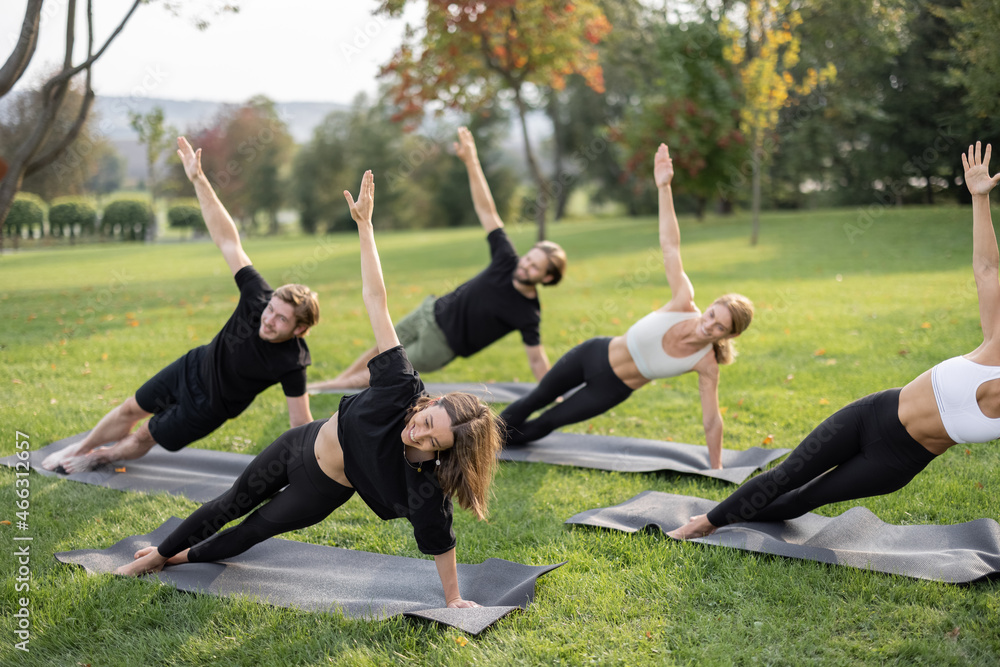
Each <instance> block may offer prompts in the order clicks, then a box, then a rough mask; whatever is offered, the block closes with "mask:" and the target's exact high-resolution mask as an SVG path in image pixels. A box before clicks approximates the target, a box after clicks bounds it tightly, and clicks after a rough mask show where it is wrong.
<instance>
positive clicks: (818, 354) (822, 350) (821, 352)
mask: <svg viewBox="0 0 1000 667" xmlns="http://www.w3.org/2000/svg"><path fill="white" fill-rule="evenodd" d="M824 354H826V348H825V347H821V348H819V349H818V350H816V351H815V352H813V356H816V357H821V356H823V355H824Z"/></svg>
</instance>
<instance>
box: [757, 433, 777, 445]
mask: <svg viewBox="0 0 1000 667" xmlns="http://www.w3.org/2000/svg"><path fill="white" fill-rule="evenodd" d="M772 442H774V436H773V435H771V434H770V433H768V434H767V437H766V438H764V439H763V440H761V442H760V444H762V445H770V444H771V443H772Z"/></svg>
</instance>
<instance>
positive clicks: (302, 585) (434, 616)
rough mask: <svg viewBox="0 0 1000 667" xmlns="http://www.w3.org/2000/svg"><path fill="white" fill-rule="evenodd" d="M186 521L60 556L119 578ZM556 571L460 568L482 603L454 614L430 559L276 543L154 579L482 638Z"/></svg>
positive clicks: (508, 565)
mask: <svg viewBox="0 0 1000 667" xmlns="http://www.w3.org/2000/svg"><path fill="white" fill-rule="evenodd" d="M180 522H181V520H180V519H178V518H176V517H172V518H170V519H168V520H167V521H166V523H164V524H163V525H162V526H160V527H159V528H157V529H156V530H154V531H153V532H152V533H149V534H148V535H135V536H132V537H126V538H125V539H123V540H121V541H120V542H118V543H117V544H115V545H113V546H111V547H109V548H107V549H104V550H99V549H81V550H78V551H64V552H61V553H57V554H55V557H56V560H58V561H60V562H62V563H72V564H75V565H80V566H82V567H83V568H84V569H85V570H87V571H88V572H92V573H98V572H113V571H114V570H115V569H116V568H118V567H120V566H122V565H125V564H126V563H128V562H130V561H131V560H132V556H133V554H134V553H135V552H136V551H137V550H139V549H141V548H143V547H146V546H149V545H151V544H159V543H160V542H161V541H162V540H163V539H164V538H165V537H166V536H167V535H168V534H169V533H170V531H172V530H173V529H174V528H176V527H177V526H178V525H179V524H180ZM562 564H563V563H559V564H556V565H540V566H532V565H522V564H520V563H512V562H510V561H507V560H501V559H499V558H489V559H487V560H486V561H484V562H482V563H480V564H478V565H466V564H459V565H458V584H459V589H460V590H461V591H462V597H463V598H465V599H466V600H475V601H476V602H478V603H479V604H481V605H483V606H482V607H481V608H478V609H477V608H473V609H448V608H447V606H446V605H445V600H444V592H443V591H442V590H441V583H440V579H439V578H438V574H437V569H436V568H435V565H434V561H433V560H432V559H429V558H428V559H419V558H403V557H401V556H387V555H384V554H375V553H369V552H367V551H351V550H348V549H339V548H336V547H327V546H322V545H318V544H307V543H305V542H294V541H291V540H281V539H276V538H272V539H269V540H265V541H264V542H261V543H260V544H258V545H256V546H254V547H252V548H251V549H250V550H249V551H246V552H245V553H243V554H240V555H239V556H236V557H234V558H231V559H229V560H228V561H224V562H221V563H185V564H183V565H175V566H169V567H167V568H165V569H164V570H163V571H161V572H159V573H158V574H155V575H148V576H150V577H158V578H159V580H160V581H161V582H163V583H167V584H170V585H172V586H175V587H176V588H177V589H178V590H182V591H189V592H199V593H209V594H211V595H217V596H220V597H226V596H235V595H245V596H247V597H249V598H252V599H254V600H259V601H260V602H265V603H268V604H272V605H275V606H278V607H289V608H293V609H302V610H304V611H312V612H332V611H337V610H340V611H341V612H342V613H343V614H344V615H345V616H347V617H349V618H361V619H369V620H377V619H383V618H388V617H390V616H396V615H399V614H403V615H405V616H412V617H416V618H423V619H427V620H431V621H437V622H438V623H443V624H445V625H450V626H453V627H456V628H459V629H460V630H464V631H465V632H468V633H470V634H473V635H476V634H479V633H480V632H482V631H483V630H485V629H486V628H488V627H489V626H490V625H492V624H493V623H496V622H497V621H498V620H500V619H501V618H503V617H504V616H506V615H507V614H509V613H510V612H512V611H513V610H515V609H526V608H527V607H528V603H530V602H531V601H532V600H533V599H534V597H535V580H536V579H538V577H540V576H542V575H543V574H545V573H546V572H551V571H552V570H554V569H556V568H557V567H559V566H560V565H562Z"/></svg>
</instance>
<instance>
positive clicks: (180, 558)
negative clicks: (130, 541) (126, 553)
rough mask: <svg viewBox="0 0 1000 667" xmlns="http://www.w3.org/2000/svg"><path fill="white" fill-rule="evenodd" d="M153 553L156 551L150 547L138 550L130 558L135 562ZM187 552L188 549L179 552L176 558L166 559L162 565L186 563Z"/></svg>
mask: <svg viewBox="0 0 1000 667" xmlns="http://www.w3.org/2000/svg"><path fill="white" fill-rule="evenodd" d="M154 551H156V547H152V546H151V547H145V548H143V549H139V550H138V551H136V552H135V555H134V556H132V557H133V558H134V559H136V560H139V559H140V558H143V557H145V556H148V555H149V554H151V553H153V552H154ZM188 551H190V549H185V550H184V551H182V552H180V553H179V554H177V555H176V556H171V557H170V558H168V559H167V562H166V563H164V565H179V564H181V563H186V562H188V560H187V552H188ZM157 554H159V552H157Z"/></svg>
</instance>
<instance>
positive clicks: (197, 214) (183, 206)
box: [167, 199, 207, 232]
mask: <svg viewBox="0 0 1000 667" xmlns="http://www.w3.org/2000/svg"><path fill="white" fill-rule="evenodd" d="M192 202H193V203H192ZM167 222H168V224H169V225H170V226H171V227H178V228H185V227H186V228H188V229H190V230H191V231H192V232H204V231H206V229H207V228H206V227H205V218H203V217H202V215H201V207H199V206H198V200H197V199H182V200H177V201H176V202H175V203H174V205H173V206H171V207H170V209H169V210H168V211H167Z"/></svg>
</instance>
